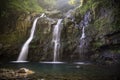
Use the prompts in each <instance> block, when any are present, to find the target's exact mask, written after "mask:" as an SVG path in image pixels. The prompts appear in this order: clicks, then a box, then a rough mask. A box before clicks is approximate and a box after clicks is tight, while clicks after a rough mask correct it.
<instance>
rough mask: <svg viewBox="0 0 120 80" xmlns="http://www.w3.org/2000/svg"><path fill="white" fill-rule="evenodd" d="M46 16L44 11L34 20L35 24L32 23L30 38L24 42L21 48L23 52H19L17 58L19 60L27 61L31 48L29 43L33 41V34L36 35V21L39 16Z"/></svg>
mask: <svg viewBox="0 0 120 80" xmlns="http://www.w3.org/2000/svg"><path fill="white" fill-rule="evenodd" d="M42 17H44V13H43V14H42V15H41V16H40V17H37V18H36V19H35V20H34V22H33V25H32V29H31V33H30V37H29V38H28V40H27V41H26V42H25V43H24V45H23V47H22V49H21V52H20V54H19V57H18V59H17V61H18V62H23V61H26V59H27V55H28V49H29V44H30V42H31V41H32V39H33V36H34V32H35V28H36V23H37V21H38V19H39V18H42Z"/></svg>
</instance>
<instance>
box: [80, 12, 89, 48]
mask: <svg viewBox="0 0 120 80" xmlns="http://www.w3.org/2000/svg"><path fill="white" fill-rule="evenodd" d="M90 21H91V14H90V11H88V12H87V13H86V14H85V16H84V19H83V20H82V21H81V22H80V27H82V36H81V37H80V47H83V46H84V45H85V37H86V35H85V28H86V27H87V26H88V24H89V22H90Z"/></svg>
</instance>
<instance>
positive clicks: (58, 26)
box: [52, 19, 62, 62]
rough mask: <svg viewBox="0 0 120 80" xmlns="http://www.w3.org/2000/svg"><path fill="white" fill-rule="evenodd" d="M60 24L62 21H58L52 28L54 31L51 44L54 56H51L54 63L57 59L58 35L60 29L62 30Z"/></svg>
mask: <svg viewBox="0 0 120 80" xmlns="http://www.w3.org/2000/svg"><path fill="white" fill-rule="evenodd" d="M61 22H62V19H59V20H58V22H57V24H56V25H55V27H54V30H53V39H52V42H53V44H54V56H53V57H54V58H53V61H54V62H56V61H57V58H58V56H59V49H60V34H61V29H62V26H61Z"/></svg>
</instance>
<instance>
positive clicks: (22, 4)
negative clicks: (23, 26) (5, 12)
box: [9, 0, 43, 12]
mask: <svg viewBox="0 0 120 80" xmlns="http://www.w3.org/2000/svg"><path fill="white" fill-rule="evenodd" d="M9 5H10V8H12V9H16V10H18V11H25V12H26V11H30V12H42V11H43V9H42V8H41V7H40V6H39V4H38V0H22V1H21V0H12V1H10V2H9Z"/></svg>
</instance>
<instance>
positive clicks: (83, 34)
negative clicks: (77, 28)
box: [80, 27, 85, 39]
mask: <svg viewBox="0 0 120 80" xmlns="http://www.w3.org/2000/svg"><path fill="white" fill-rule="evenodd" d="M84 38H85V27H83V28H82V36H81V38H80V39H84Z"/></svg>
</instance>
